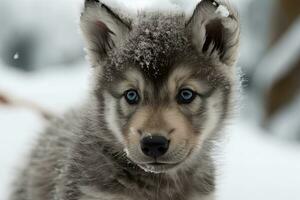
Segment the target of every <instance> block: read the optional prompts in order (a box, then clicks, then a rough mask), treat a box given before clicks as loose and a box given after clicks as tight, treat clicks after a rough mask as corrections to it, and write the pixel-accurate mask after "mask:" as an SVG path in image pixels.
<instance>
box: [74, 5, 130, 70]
mask: <svg viewBox="0 0 300 200" xmlns="http://www.w3.org/2000/svg"><path fill="white" fill-rule="evenodd" d="M80 27H81V30H82V33H83V36H84V39H85V45H86V49H87V53H88V56H89V59H90V60H91V62H92V64H93V65H94V66H98V65H99V64H100V63H101V62H103V61H104V60H105V58H106V57H107V55H108V52H109V51H110V50H112V49H114V48H117V47H119V46H120V45H121V44H122V42H123V41H124V40H125V38H126V36H127V35H128V33H129V31H130V30H131V22H130V21H129V20H128V19H125V18H122V17H121V15H120V14H118V13H117V12H116V10H112V9H111V8H109V7H108V6H107V5H105V4H104V3H102V2H100V1H99V0H85V4H84V10H83V12H82V14H81V18H80Z"/></svg>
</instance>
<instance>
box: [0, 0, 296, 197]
mask: <svg viewBox="0 0 300 200" xmlns="http://www.w3.org/2000/svg"><path fill="white" fill-rule="evenodd" d="M114 1H118V0H114ZM118 2H119V3H122V4H123V5H125V6H127V7H129V9H136V8H138V9H141V8H143V7H155V6H157V5H158V4H159V5H160V6H161V5H162V4H163V5H164V6H165V7H167V8H168V6H169V7H170V8H171V7H181V8H183V9H184V10H186V12H187V13H191V8H192V7H194V6H195V5H196V3H197V0H190V1H184V0H173V1H172V0H169V1H168V0H127V2H125V1H121V0H119V1H118ZM232 2H233V4H234V5H235V6H236V7H237V9H238V10H239V12H240V15H241V23H242V46H241V55H240V61H239V63H238V67H240V68H241V69H242V83H243V95H242V96H243V97H242V101H241V106H240V107H241V114H240V116H239V117H238V119H236V120H235V121H234V122H233V123H232V125H231V126H230V127H229V130H228V131H227V132H228V133H229V134H228V136H227V137H226V139H225V142H224V144H222V145H224V152H223V153H222V155H221V156H220V158H218V160H219V161H218V162H220V170H219V176H218V181H219V190H218V196H219V199H221V200H229V199H243V200H248V199H249V200H253V199H255V200H265V199H272V200H281V199H285V200H286V199H288V200H296V199H297V200H299V199H300V190H299V186H300V17H299V16H300V15H299V14H300V1H299V0H264V1H261V0H232ZM82 3H83V0H52V1H46V0H14V1H9V0H1V1H0V24H1V28H0V144H1V145H0V196H1V199H3V200H5V199H6V198H7V194H8V193H9V189H10V182H11V180H12V178H13V177H14V175H15V172H16V171H17V170H18V169H19V168H20V167H21V165H22V163H23V162H24V160H25V156H26V153H27V152H28V150H29V149H30V146H31V145H32V144H33V143H34V141H35V138H36V137H37V136H38V134H39V132H41V130H43V127H44V126H45V125H46V124H47V117H48V116H49V115H50V114H61V113H63V112H64V111H65V110H67V109H69V108H71V107H74V106H76V105H79V104H80V103H81V102H82V101H84V98H85V94H87V93H88V89H89V88H88V84H89V80H88V79H89V65H88V63H87V62H86V60H85V53H84V50H83V44H82V40H81V36H80V31H79V28H78V21H79V16H80V9H81V6H82Z"/></svg>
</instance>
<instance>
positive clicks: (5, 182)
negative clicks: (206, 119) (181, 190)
mask: <svg viewBox="0 0 300 200" xmlns="http://www.w3.org/2000/svg"><path fill="white" fill-rule="evenodd" d="M0 71H1V73H0V80H1V81H0V91H1V90H2V91H6V92H9V93H13V94H14V95H17V96H18V97H22V98H25V99H28V100H32V101H35V102H36V103H38V104H41V105H44V106H45V107H47V108H49V109H50V110H52V111H54V112H55V113H61V112H63V111H64V110H66V109H67V108H69V107H70V106H75V105H76V104H78V103H80V102H81V101H83V99H84V94H86V93H87V91H88V89H87V85H88V83H87V82H88V81H87V77H88V76H89V73H88V67H86V66H83V65H82V64H79V65H78V67H76V68H74V69H69V70H66V69H65V70H60V71H57V70H56V71H44V72H39V73H38V74H33V75H22V74H19V73H17V72H15V71H10V70H7V69H6V68H4V67H2V68H1V67H0ZM75 86H76V87H75ZM45 125H46V121H44V120H43V119H42V118H41V117H40V116H39V115H38V114H37V113H35V112H33V111H32V110H27V109H25V108H11V107H0V134H1V137H0V144H1V145H0V160H1V165H0V180H1V181H0V194H1V199H3V200H6V199H7V194H8V192H9V189H10V186H9V183H10V182H11V180H12V179H13V177H14V176H15V172H16V171H17V169H18V168H19V167H20V165H21V163H22V160H24V157H25V155H26V153H27V152H28V149H29V148H30V147H31V144H32V143H33V142H34V140H35V138H36V137H37V135H38V134H39V132H41V131H42V129H43V127H44V126H45ZM229 133H230V134H229V135H228V137H227V138H226V141H225V142H224V146H225V147H226V148H225V150H224V152H223V153H222V154H221V155H220V156H218V160H219V161H218V162H219V163H220V170H219V186H218V187H219V190H218V197H219V199H220V200H232V199H243V200H254V199H255V200H266V199H272V200H283V199H288V200H296V199H299V198H300V193H299V185H300V175H299V171H300V159H299V158H300V157H299V155H300V146H297V145H296V144H295V145H293V144H285V143H283V142H279V141H277V140H275V139H274V138H272V137H270V136H268V135H267V134H265V133H263V134H262V130H260V129H259V128H257V127H255V126H253V125H251V124H249V123H248V122H247V121H246V120H243V119H239V120H237V121H236V122H235V123H234V125H232V127H230V131H229Z"/></svg>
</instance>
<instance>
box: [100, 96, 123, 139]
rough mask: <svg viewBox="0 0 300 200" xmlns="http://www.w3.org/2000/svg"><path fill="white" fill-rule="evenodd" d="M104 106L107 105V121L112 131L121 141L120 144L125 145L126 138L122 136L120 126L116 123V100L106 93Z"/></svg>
mask: <svg viewBox="0 0 300 200" xmlns="http://www.w3.org/2000/svg"><path fill="white" fill-rule="evenodd" d="M104 104H105V111H104V112H105V115H104V116H105V121H106V123H107V125H108V127H109V129H110V130H112V132H113V134H114V135H115V136H116V138H117V139H118V140H119V142H121V143H124V138H123V136H122V131H121V130H120V128H119V125H118V124H117V123H116V119H117V116H116V102H115V99H114V98H113V97H112V96H111V95H110V94H108V93H107V92H105V93H104Z"/></svg>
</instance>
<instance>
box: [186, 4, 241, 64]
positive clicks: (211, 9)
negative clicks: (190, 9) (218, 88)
mask: <svg viewBox="0 0 300 200" xmlns="http://www.w3.org/2000/svg"><path fill="white" fill-rule="evenodd" d="M188 26H190V27H191V31H192V37H193V43H194V45H195V46H196V48H197V50H198V51H199V53H201V54H204V55H205V56H208V57H211V58H212V59H219V61H221V62H222V63H224V64H226V65H228V66H232V65H234V64H235V62H236V60H237V57H238V49H239V41H240V24H239V18H238V14H237V12H236V11H235V9H233V7H232V6H231V5H230V4H229V3H228V2H227V1H225V0H222V1H221V0H220V1H214V0H202V1H201V2H200V3H199V4H198V5H197V7H196V9H195V11H194V14H193V16H192V17H191V19H190V20H189V22H188Z"/></svg>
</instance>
